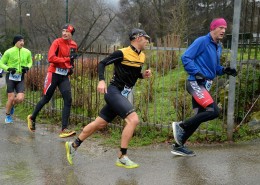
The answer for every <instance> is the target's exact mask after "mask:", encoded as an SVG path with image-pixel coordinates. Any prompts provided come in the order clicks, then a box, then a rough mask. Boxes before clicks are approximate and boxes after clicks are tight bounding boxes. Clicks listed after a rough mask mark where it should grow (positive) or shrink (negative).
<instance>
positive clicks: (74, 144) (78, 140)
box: [72, 138, 83, 148]
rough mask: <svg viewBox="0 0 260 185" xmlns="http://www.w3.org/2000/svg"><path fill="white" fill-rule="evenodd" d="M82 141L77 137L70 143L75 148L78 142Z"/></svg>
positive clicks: (78, 144)
mask: <svg viewBox="0 0 260 185" xmlns="http://www.w3.org/2000/svg"><path fill="white" fill-rule="evenodd" d="M82 142H83V141H81V140H80V139H79V138H77V139H75V141H74V143H73V144H72V146H73V147H74V148H77V147H79V146H80V144H81V143H82Z"/></svg>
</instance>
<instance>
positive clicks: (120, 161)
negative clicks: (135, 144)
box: [116, 155, 139, 169]
mask: <svg viewBox="0 0 260 185" xmlns="http://www.w3.org/2000/svg"><path fill="white" fill-rule="evenodd" d="M116 165H117V166H120V167H124V168H128V169H130V168H137V167H139V164H137V163H135V162H133V161H131V160H130V159H129V158H128V157H127V156H125V155H124V156H123V157H121V158H117V160H116Z"/></svg>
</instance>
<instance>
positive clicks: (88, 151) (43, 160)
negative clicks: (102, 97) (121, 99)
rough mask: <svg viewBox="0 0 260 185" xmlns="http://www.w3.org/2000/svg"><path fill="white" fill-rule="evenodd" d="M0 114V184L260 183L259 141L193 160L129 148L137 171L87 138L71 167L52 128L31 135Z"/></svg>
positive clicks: (156, 148)
mask: <svg viewBox="0 0 260 185" xmlns="http://www.w3.org/2000/svg"><path fill="white" fill-rule="evenodd" d="M1 80H2V79H0V81H1ZM1 96H2V95H1ZM0 113H1V114H0V119H1V120H3V121H2V123H1V124H0V184H1V185H16V184H17V185H101V184H102V185H158V184H160V185H175V184H176V185H190V184H192V185H204V184H205V185H207V184H210V185H211V184H212V185H213V184H214V185H215V184H231V185H233V184H234V185H240V184H241V185H245V184H246V185H251V184H252V185H257V184H260V139H258V140H255V141H251V142H246V143H239V144H223V145H220V144H219V145H206V146H191V149H192V150H194V151H195V152H196V154H197V155H196V156H195V157H176V156H173V155H172V154H171V153H170V150H171V145H168V144H158V145H151V146H147V147H141V148H135V149H133V148H130V149H129V151H128V154H129V157H130V158H131V159H132V160H134V161H136V162H138V163H139V164H140V167H139V168H136V169H124V168H120V167H117V166H115V159H116V154H117V149H116V148H110V147H107V146H103V145H101V144H100V143H99V140H98V139H95V138H90V139H89V140H86V141H85V142H84V143H83V144H82V146H81V147H80V148H79V149H78V151H77V155H76V157H75V161H74V163H75V164H74V165H73V166H70V165H69V164H68V163H67V160H66V155H65V148H64V143H65V141H66V140H68V139H61V138H59V137H58V129H57V128H56V127H53V126H47V125H37V130H36V133H30V132H29V131H28V129H27V125H26V123H25V121H21V120H17V119H16V120H15V123H14V124H4V123H3V122H4V114H5V110H4V108H2V109H0ZM69 140H73V138H70V139H69Z"/></svg>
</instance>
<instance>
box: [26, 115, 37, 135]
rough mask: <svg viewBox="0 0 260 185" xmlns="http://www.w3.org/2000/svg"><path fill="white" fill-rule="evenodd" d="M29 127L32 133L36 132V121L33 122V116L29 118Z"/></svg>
mask: <svg viewBox="0 0 260 185" xmlns="http://www.w3.org/2000/svg"><path fill="white" fill-rule="evenodd" d="M27 125H28V129H29V130H30V131H31V132H35V121H33V120H32V115H28V116H27Z"/></svg>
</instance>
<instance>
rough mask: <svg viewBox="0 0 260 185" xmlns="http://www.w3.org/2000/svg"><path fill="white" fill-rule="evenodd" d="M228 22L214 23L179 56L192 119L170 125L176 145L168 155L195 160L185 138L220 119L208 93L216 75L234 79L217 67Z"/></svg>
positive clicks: (218, 19)
mask: <svg viewBox="0 0 260 185" xmlns="http://www.w3.org/2000/svg"><path fill="white" fill-rule="evenodd" d="M226 28H227V22H226V21H225V19H223V18H217V19H214V20H213V21H212V22H211V24H210V32H209V33H208V34H207V35H205V36H202V37H199V38H197V39H196V40H195V41H194V42H193V43H192V44H191V45H190V46H189V47H188V49H187V50H186V51H185V53H184V54H183V56H182V58H181V59H182V63H183V65H184V68H185V70H186V71H187V73H188V74H189V77H188V81H187V91H188V92H189V94H190V95H191V96H192V106H193V109H194V111H195V115H194V116H193V117H191V118H189V119H187V120H185V121H182V122H173V123H172V127H173V135H174V139H175V141H176V144H174V145H173V150H172V151H171V152H172V153H173V154H175V155H181V156H194V155H195V153H194V152H193V151H191V150H190V149H188V148H187V147H186V146H184V144H185V142H186V141H187V140H188V138H189V137H190V136H191V135H192V134H193V133H194V132H195V131H196V129H197V128H198V127H199V125H200V124H201V123H203V122H206V121H209V120H212V119H215V118H217V117H218V116H219V109H218V106H217V104H216V103H215V102H214V100H213V98H212V96H211V95H210V93H209V90H210V88H211V86H212V80H213V79H214V78H215V77H216V76H217V75H223V74H227V75H232V76H236V75H237V72H236V69H232V68H230V67H226V68H225V67H223V66H221V65H220V56H221V52H222V46H221V43H220V40H221V39H223V37H224V34H225V31H226Z"/></svg>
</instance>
